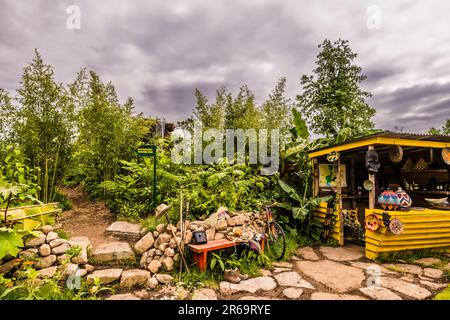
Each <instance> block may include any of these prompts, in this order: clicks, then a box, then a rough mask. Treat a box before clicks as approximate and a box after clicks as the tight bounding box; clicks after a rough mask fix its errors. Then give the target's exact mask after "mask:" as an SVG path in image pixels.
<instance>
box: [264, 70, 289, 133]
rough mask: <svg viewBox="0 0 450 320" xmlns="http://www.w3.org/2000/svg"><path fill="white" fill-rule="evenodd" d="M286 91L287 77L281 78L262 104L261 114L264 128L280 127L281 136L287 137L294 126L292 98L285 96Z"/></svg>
mask: <svg viewBox="0 0 450 320" xmlns="http://www.w3.org/2000/svg"><path fill="white" fill-rule="evenodd" d="M285 91H286V78H281V79H279V80H278V83H277V85H276V86H275V88H274V89H273V90H272V92H271V93H270V94H269V98H268V99H267V100H266V101H265V102H264V103H263V104H262V106H261V114H262V116H263V120H262V122H263V123H262V127H263V128H267V129H279V130H280V135H281V137H284V138H287V137H288V135H289V129H290V128H291V127H292V116H291V115H292V113H291V109H292V105H291V102H290V99H288V98H286V97H285Z"/></svg>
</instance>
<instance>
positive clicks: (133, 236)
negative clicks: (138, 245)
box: [105, 221, 142, 241]
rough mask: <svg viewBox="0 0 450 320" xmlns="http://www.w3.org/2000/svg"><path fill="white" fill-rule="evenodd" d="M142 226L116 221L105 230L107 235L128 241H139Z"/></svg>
mask: <svg viewBox="0 0 450 320" xmlns="http://www.w3.org/2000/svg"><path fill="white" fill-rule="evenodd" d="M141 229H142V228H141V226H140V225H139V224H135V223H129V222H126V221H116V222H114V223H113V224H111V225H110V226H109V227H108V228H107V229H106V231H105V234H106V235H109V236H112V237H115V238H119V239H121V240H127V241H138V240H139V239H140V238H141Z"/></svg>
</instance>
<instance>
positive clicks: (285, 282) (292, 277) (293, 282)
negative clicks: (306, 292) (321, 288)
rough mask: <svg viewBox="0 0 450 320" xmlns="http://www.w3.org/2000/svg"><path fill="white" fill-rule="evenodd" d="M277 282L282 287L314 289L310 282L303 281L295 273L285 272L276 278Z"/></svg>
mask: <svg viewBox="0 0 450 320" xmlns="http://www.w3.org/2000/svg"><path fill="white" fill-rule="evenodd" d="M274 278H275V280H277V282H278V285H280V286H282V287H287V286H290V287H297V288H306V289H314V286H313V285H312V284H311V283H309V282H308V281H306V280H304V279H302V277H301V276H300V275H299V274H298V273H297V272H295V271H291V272H283V273H280V274H277V275H276V276H274Z"/></svg>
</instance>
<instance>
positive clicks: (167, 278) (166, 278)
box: [155, 273, 173, 284]
mask: <svg viewBox="0 0 450 320" xmlns="http://www.w3.org/2000/svg"><path fill="white" fill-rule="evenodd" d="M155 277H156V280H158V282H159V283H162V284H169V283H172V282H173V277H172V276H171V275H169V274H162V273H158V274H157V275H156V276H155Z"/></svg>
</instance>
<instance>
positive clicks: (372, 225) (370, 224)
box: [366, 214, 380, 231]
mask: <svg viewBox="0 0 450 320" xmlns="http://www.w3.org/2000/svg"><path fill="white" fill-rule="evenodd" d="M379 227H380V219H378V217H377V216H376V215H374V214H370V215H368V216H367V217H366V229H369V230H371V231H377V230H378V228H379Z"/></svg>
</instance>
